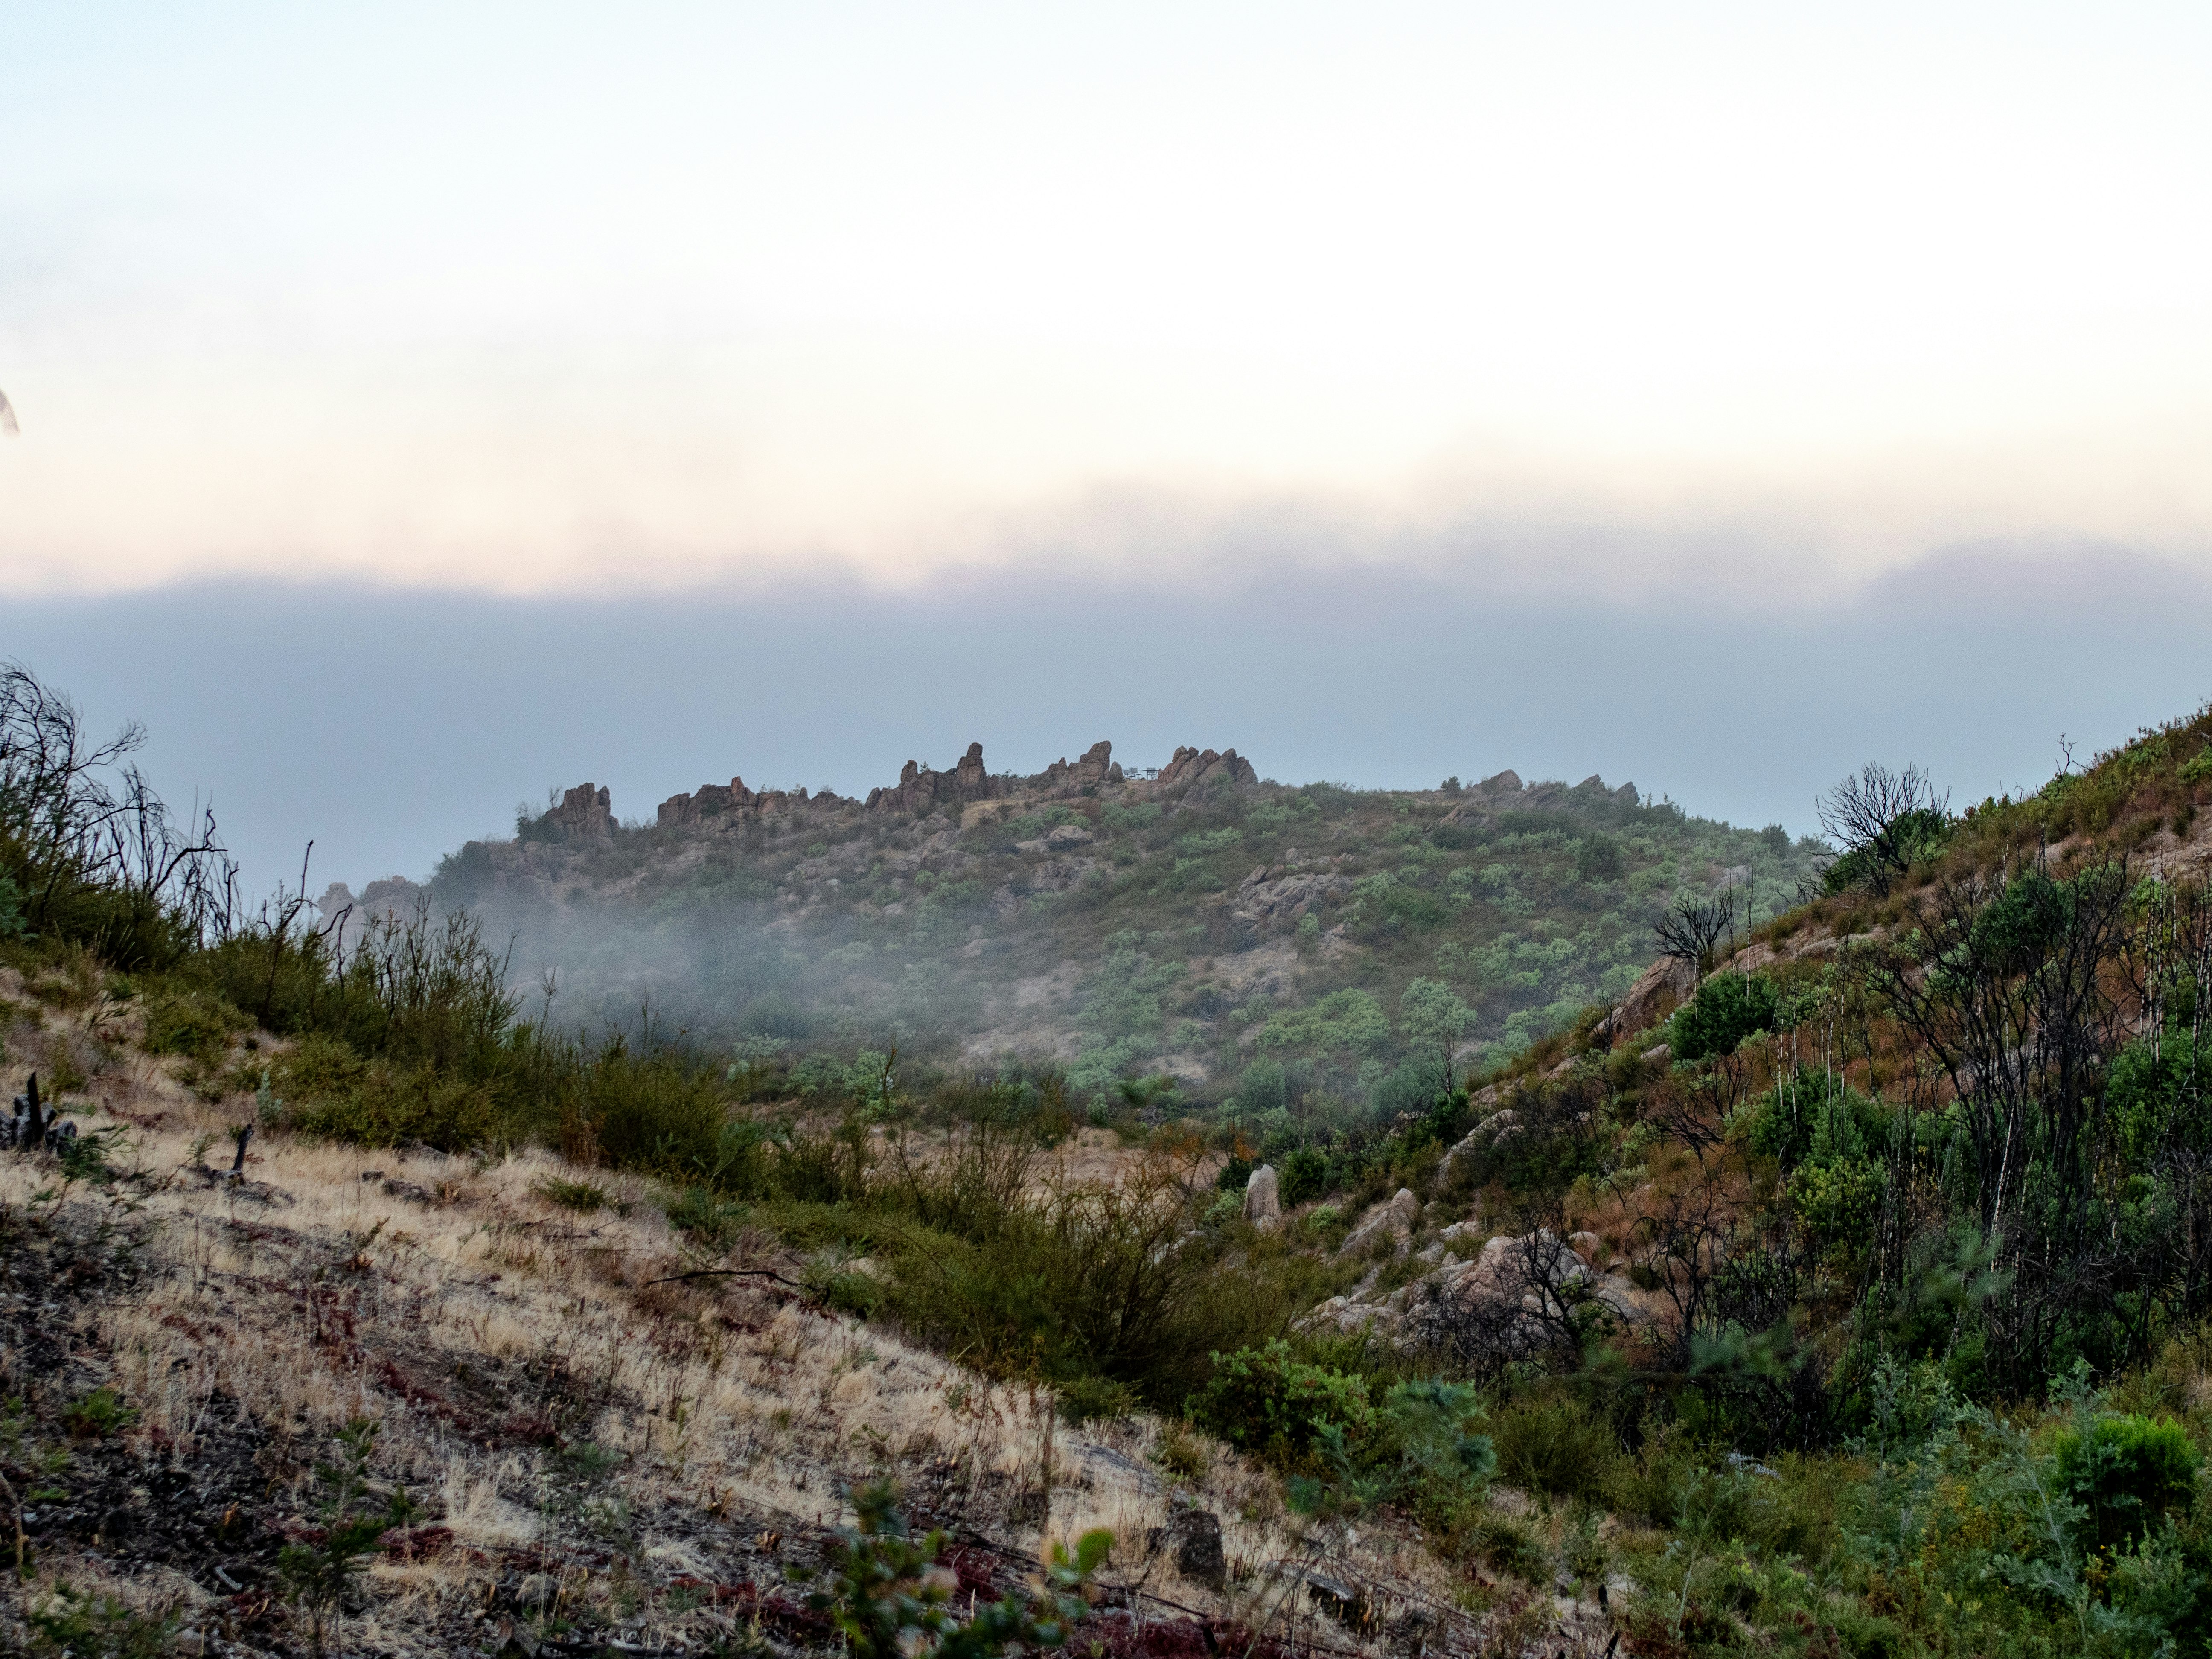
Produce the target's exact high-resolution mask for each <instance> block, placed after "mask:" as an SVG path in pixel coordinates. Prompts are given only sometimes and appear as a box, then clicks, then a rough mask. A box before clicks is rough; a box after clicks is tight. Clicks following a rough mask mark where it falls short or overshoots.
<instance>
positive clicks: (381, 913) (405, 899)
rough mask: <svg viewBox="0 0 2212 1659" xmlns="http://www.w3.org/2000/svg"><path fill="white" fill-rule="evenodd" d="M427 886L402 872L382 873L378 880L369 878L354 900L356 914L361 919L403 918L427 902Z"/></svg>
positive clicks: (406, 919) (410, 916)
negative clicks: (392, 874) (394, 874)
mask: <svg viewBox="0 0 2212 1659" xmlns="http://www.w3.org/2000/svg"><path fill="white" fill-rule="evenodd" d="M429 897H430V890H429V889H428V888H427V887H423V886H420V885H418V884H416V883H414V882H411V881H410V880H408V879H407V878H406V877H404V876H386V877H385V878H384V879H383V880H381V881H372V882H371V883H369V884H368V886H366V887H364V888H362V890H361V897H360V899H359V900H358V901H357V902H356V915H360V916H361V917H362V920H363V921H409V920H410V919H412V917H413V916H414V915H415V913H416V910H417V909H419V908H421V907H422V905H423V904H425V903H427V902H428V900H429Z"/></svg>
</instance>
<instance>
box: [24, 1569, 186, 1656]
mask: <svg viewBox="0 0 2212 1659" xmlns="http://www.w3.org/2000/svg"><path fill="white" fill-rule="evenodd" d="M24 1616H25V1618H26V1620H27V1622H28V1623H29V1625H30V1627H31V1652H32V1653H33V1655H35V1656H37V1659H159V1656H161V1655H163V1654H166V1653H167V1652H168V1651H169V1638H170V1632H173V1631H174V1630H175V1629H176V1627H177V1615H176V1614H175V1613H161V1614H158V1615H157V1614H153V1613H133V1612H132V1611H131V1609H130V1608H129V1607H125V1606H124V1605H123V1603H122V1602H121V1601H118V1600H116V1598H115V1597H113V1596H112V1595H85V1594H84V1593H83V1592H82V1591H80V1590H75V1589H70V1586H69V1585H67V1584H65V1583H56V1584H55V1585H54V1588H53V1593H52V1595H47V1596H46V1597H45V1598H43V1599H42V1600H40V1601H35V1602H32V1603H31V1604H30V1605H29V1606H28V1607H27V1608H26V1610H25V1615H24Z"/></svg>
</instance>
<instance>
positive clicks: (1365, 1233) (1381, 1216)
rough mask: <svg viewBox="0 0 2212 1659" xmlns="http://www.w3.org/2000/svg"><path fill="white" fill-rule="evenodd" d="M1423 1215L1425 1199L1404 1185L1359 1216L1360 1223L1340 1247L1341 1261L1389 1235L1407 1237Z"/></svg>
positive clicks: (1338, 1253)
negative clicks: (1414, 1194)
mask: <svg viewBox="0 0 2212 1659" xmlns="http://www.w3.org/2000/svg"><path fill="white" fill-rule="evenodd" d="M1420 1218H1421V1200H1419V1199H1418V1198H1415V1197H1414V1196H1413V1194H1412V1193H1411V1192H1410V1191H1409V1190H1407V1188H1403V1187H1401V1188H1398V1190H1397V1191H1396V1192H1395V1194H1392V1195H1391V1196H1390V1197H1389V1198H1388V1199H1385V1200H1383V1202H1382V1203H1380V1204H1377V1205H1376V1206H1374V1207H1373V1208H1371V1209H1370V1210H1369V1211H1368V1212H1367V1213H1366V1214H1365V1215H1364V1216H1362V1217H1361V1218H1359V1225H1358V1226H1356V1227H1354V1228H1353V1229H1352V1231H1351V1234H1350V1235H1349V1236H1348V1237H1346V1239H1345V1241H1344V1243H1343V1244H1342V1245H1341V1246H1340V1248H1339V1249H1338V1250H1337V1253H1336V1254H1337V1256H1338V1258H1339V1259H1340V1260H1341V1259H1342V1258H1344V1257H1346V1256H1353V1255H1359V1254H1361V1253H1362V1252H1363V1251H1364V1250H1366V1249H1368V1248H1369V1247H1370V1246H1371V1245H1372V1244H1373V1243H1375V1242H1376V1240H1377V1239H1379V1238H1382V1237H1384V1236H1385V1235H1394V1236H1395V1237H1399V1238H1403V1237H1406V1236H1407V1234H1408V1233H1410V1232H1412V1231H1413V1224H1414V1223H1415V1222H1417V1221H1419V1219H1420Z"/></svg>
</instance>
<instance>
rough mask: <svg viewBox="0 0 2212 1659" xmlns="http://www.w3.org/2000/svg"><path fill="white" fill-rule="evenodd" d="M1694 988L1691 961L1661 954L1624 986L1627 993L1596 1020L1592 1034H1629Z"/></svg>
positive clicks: (1613, 1037) (1611, 1038)
mask: <svg viewBox="0 0 2212 1659" xmlns="http://www.w3.org/2000/svg"><path fill="white" fill-rule="evenodd" d="M1697 988H1698V968H1697V964H1696V963H1692V962H1684V961H1682V960H1681V959H1680V958H1679V957H1660V958H1659V960H1658V961H1656V962H1655V963H1652V964H1651V965H1650V967H1649V968H1646V969H1644V972H1643V973H1642V974H1641V975H1638V978H1637V981H1636V983H1635V984H1633V985H1632V986H1630V987H1628V994H1627V995H1626V996H1625V997H1623V998H1621V1000H1620V1002H1619V1003H1618V1004H1616V1005H1615V1006H1614V1007H1613V1012H1611V1013H1609V1014H1607V1016H1606V1017H1605V1018H1603V1019H1601V1020H1600V1021H1598V1023H1597V1026H1596V1030H1595V1035H1596V1036H1597V1037H1598V1038H1599V1039H1600V1040H1601V1041H1602V1042H1620V1041H1621V1040H1622V1039H1623V1038H1625V1037H1630V1036H1634V1035H1635V1034H1636V1033H1637V1032H1638V1031H1642V1030H1648V1029H1649V1028H1650V1026H1651V1025H1653V1024H1655V1023H1656V1022H1657V1021H1658V1020H1659V1019H1660V1018H1661V1017H1662V1016H1663V1015H1664V1014H1666V1013H1667V1012H1668V1010H1669V1009H1671V1008H1673V1007H1674V1006H1675V1005H1676V1004H1678V1003H1680V1001H1681V1000H1682V999H1683V998H1685V997H1686V996H1688V995H1689V994H1690V993H1691V992H1692V991H1694V990H1696V989H1697Z"/></svg>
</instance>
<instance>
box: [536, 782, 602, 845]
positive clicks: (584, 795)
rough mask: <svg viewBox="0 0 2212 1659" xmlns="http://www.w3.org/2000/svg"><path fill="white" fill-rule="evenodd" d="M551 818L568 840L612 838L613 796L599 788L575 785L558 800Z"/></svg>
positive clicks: (586, 784) (596, 786)
mask: <svg viewBox="0 0 2212 1659" xmlns="http://www.w3.org/2000/svg"><path fill="white" fill-rule="evenodd" d="M551 816H552V819H553V822H554V823H556V824H557V825H558V826H559V827H560V829H561V832H562V835H564V836H567V837H568V839H569V840H570V841H612V840H613V839H614V835H615V814H614V805H613V797H612V795H611V793H609V792H608V791H607V790H606V789H605V788H604V787H600V786H598V785H594V784H590V783H580V784H578V785H577V786H576V787H574V789H571V790H569V791H568V792H567V793H564V794H563V795H562V797H561V804H560V805H558V806H556V807H555V808H554V809H553V811H552V814H551Z"/></svg>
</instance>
